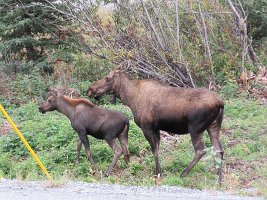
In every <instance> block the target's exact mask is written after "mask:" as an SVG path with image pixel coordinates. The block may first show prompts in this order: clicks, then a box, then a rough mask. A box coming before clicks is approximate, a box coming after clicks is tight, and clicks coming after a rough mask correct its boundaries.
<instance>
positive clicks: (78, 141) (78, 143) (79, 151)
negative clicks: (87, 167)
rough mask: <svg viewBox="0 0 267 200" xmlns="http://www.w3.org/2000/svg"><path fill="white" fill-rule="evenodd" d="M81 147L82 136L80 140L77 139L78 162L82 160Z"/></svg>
mask: <svg viewBox="0 0 267 200" xmlns="http://www.w3.org/2000/svg"><path fill="white" fill-rule="evenodd" d="M81 148H82V141H81V140H80V138H78V140H77V149H76V163H79V162H80V153H81Z"/></svg>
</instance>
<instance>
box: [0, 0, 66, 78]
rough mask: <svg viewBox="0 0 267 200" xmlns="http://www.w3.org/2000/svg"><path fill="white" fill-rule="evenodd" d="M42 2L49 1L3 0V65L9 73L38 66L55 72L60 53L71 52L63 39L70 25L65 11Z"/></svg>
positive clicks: (0, 18) (0, 45) (0, 24)
mask: <svg viewBox="0 0 267 200" xmlns="http://www.w3.org/2000/svg"><path fill="white" fill-rule="evenodd" d="M51 2H52V1H51ZM38 4H47V2H46V1H43V0H40V1H33V0H27V1H16V0H1V1H0V41H1V43H0V52H1V57H2V59H1V60H2V62H1V63H0V65H1V68H4V71H5V72H7V73H13V72H15V73H16V72H28V73H29V72H30V71H31V70H32V69H34V68H37V69H41V70H42V71H44V72H46V73H52V72H53V68H52V66H51V63H52V62H54V60H55V59H56V55H57V54H64V55H67V53H68V52H67V51H68V49H66V45H65V44H64V43H62V39H61V37H63V36H62V34H64V32H62V31H64V26H65V25H67V20H66V19H65V17H64V15H62V14H60V13H58V12H56V11H53V10H47V9H43V8H41V7H39V6H36V5H38ZM62 48H63V49H64V52H63V51H62V50H63V49H62ZM51 53H53V54H54V55H53V56H50V54H51ZM57 56H59V55H57Z"/></svg>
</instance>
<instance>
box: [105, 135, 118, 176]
mask: <svg viewBox="0 0 267 200" xmlns="http://www.w3.org/2000/svg"><path fill="white" fill-rule="evenodd" d="M116 139H117V138H113V139H112V140H106V141H107V143H108V145H109V146H110V147H111V149H112V150H113V151H114V157H113V160H112V162H111V164H110V166H109V167H108V169H107V171H106V173H105V175H106V176H109V174H110V172H111V170H112V169H113V167H114V166H115V165H116V163H117V161H118V160H119V158H120V156H121V154H122V150H121V148H120V147H119V146H118V145H117V143H116Z"/></svg>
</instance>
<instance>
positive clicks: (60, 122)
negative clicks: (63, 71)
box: [0, 98, 267, 196]
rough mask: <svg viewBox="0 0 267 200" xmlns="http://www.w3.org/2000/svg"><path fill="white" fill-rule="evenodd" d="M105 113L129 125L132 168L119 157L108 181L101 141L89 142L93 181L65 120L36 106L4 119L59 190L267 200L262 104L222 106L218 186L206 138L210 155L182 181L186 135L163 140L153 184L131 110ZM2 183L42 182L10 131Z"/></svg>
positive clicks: (266, 124)
mask: <svg viewBox="0 0 267 200" xmlns="http://www.w3.org/2000/svg"><path fill="white" fill-rule="evenodd" d="M104 107H105V108H108V109H116V110H120V111H121V112H123V113H125V114H126V115H127V116H128V117H129V119H130V130H129V150H130V153H131V162H130V164H129V165H128V166H127V165H126V164H125V162H124V160H123V158H122V157H121V158H120V160H119V162H118V164H117V166H116V167H115V168H114V170H113V172H112V174H111V176H109V177H104V173H103V172H104V171H105V170H106V169H107V167H108V166H109V164H110V163H111V161H112V157H113V152H112V150H111V149H110V148H109V147H108V145H107V143H106V142H105V141H102V140H97V139H94V138H92V137H91V136H89V141H90V144H91V151H92V155H93V159H94V161H95V163H96V165H97V168H98V171H97V173H96V174H95V175H93V174H92V169H91V165H90V163H89V162H88V161H87V160H86V158H85V153H84V149H82V152H81V158H82V159H81V162H80V164H76V163H75V161H76V140H77V134H76V132H75V131H74V130H73V129H72V128H71V125H70V122H69V120H68V119H67V118H66V117H65V116H63V115H62V114H60V113H58V112H50V113H46V114H45V115H42V114H40V113H39V112H38V106H37V105H36V104H35V103H28V104H26V105H23V106H21V107H19V108H10V109H8V113H9V114H10V116H11V117H12V119H13V120H14V121H15V123H16V124H17V126H18V128H19V129H20V130H21V132H22V133H23V135H24V137H25V138H26V140H27V141H28V143H29V144H30V146H31V147H32V148H33V149H34V151H35V152H36V153H37V155H38V156H39V158H40V160H41V161H42V162H43V164H44V165H45V166H46V168H47V170H48V171H49V172H50V174H51V175H52V176H53V177H54V179H55V180H58V181H57V182H59V183H60V184H61V182H64V181H69V180H79V181H86V182H98V183H119V184H123V185H146V186H153V185H175V186H183V187H189V188H198V189H221V190H227V191H231V192H235V193H244V194H249V195H259V194H261V195H266V196H267V190H266V182H267V156H266V155H267V120H266V113H267V107H266V106H263V105H261V104H260V102H258V101H254V100H245V99H233V98H231V99H230V100H227V101H226V102H225V118H224V122H223V127H222V132H221V141H222V144H223V146H224V149H225V155H224V158H225V160H224V161H223V176H224V177H223V184H222V186H219V185H218V184H217V179H216V178H217V177H216V168H215V164H214V159H213V156H212V151H211V150H212V148H210V141H209V138H208V136H207V134H206V133H205V138H204V140H205V144H206V146H207V150H209V151H207V152H208V153H207V155H206V156H205V158H204V159H202V160H201V161H200V162H199V163H198V164H197V165H196V166H195V167H194V168H193V169H192V171H191V172H190V174H189V175H188V176H187V177H185V178H180V177H179V175H180V173H181V172H182V171H183V170H184V169H185V168H186V167H187V165H188V164H189V163H190V162H191V160H192V158H193V156H194V151H193V147H192V145H191V141H190V137H189V135H183V136H170V137H166V136H165V137H162V140H161V148H160V159H161V166H162V169H163V176H162V178H161V179H156V178H155V177H154V171H155V163H154V158H153V156H152V153H151V151H150V146H149V144H148V142H147V140H146V139H145V137H144V136H143V134H142V132H141V130H140V129H139V127H138V126H137V125H136V124H135V123H134V122H133V116H132V113H131V111H130V110H129V108H128V107H126V106H123V105H121V104H118V105H110V104H107V105H104ZM3 121H4V117H3V116H2V115H0V124H2V123H3ZM0 177H5V178H17V179H22V180H43V179H46V177H45V175H44V174H43V173H42V171H41V169H40V168H39V166H38V165H37V164H36V162H35V161H34V159H33V158H32V157H31V156H30V154H29V153H28V151H27V150H26V148H25V147H24V145H23V144H22V142H21V141H20V139H19V138H18V136H17V135H16V134H15V133H14V132H13V131H12V130H10V131H9V134H7V135H5V136H3V137H0ZM62 180H63V181H62ZM251 188H253V190H251Z"/></svg>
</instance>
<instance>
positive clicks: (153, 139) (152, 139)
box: [142, 128, 161, 176]
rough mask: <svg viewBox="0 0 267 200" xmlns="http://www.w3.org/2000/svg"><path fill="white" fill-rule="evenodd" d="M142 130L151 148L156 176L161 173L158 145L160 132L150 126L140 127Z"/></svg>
mask: <svg viewBox="0 0 267 200" xmlns="http://www.w3.org/2000/svg"><path fill="white" fill-rule="evenodd" d="M142 131H143V133H144V135H145V137H146V139H147V141H148V142H149V144H150V146H151V150H152V153H153V156H154V159H155V163H156V176H160V175H161V168H160V161H159V145H160V133H159V130H153V129H150V128H142Z"/></svg>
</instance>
